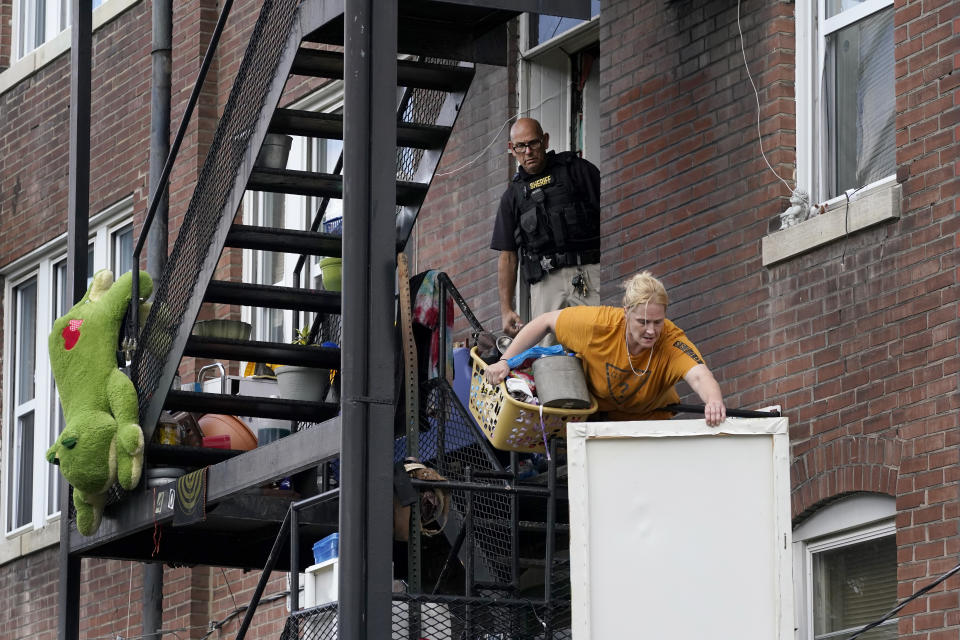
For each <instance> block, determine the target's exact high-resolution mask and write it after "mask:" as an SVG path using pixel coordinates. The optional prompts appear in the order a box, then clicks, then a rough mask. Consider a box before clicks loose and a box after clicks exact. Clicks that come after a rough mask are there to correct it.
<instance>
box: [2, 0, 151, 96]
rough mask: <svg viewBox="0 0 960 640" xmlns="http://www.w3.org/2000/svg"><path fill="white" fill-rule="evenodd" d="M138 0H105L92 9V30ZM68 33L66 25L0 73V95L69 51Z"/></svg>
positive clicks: (69, 32)
mask: <svg viewBox="0 0 960 640" xmlns="http://www.w3.org/2000/svg"><path fill="white" fill-rule="evenodd" d="M139 1H140V0H106V1H105V2H104V3H103V4H102V5H100V6H99V7H97V8H96V9H94V10H93V30H94V31H96V30H97V29H99V28H100V27H102V26H103V25H105V24H107V23H108V22H110V21H111V20H113V19H114V18H116V17H117V16H119V15H120V14H121V13H123V12H124V11H126V10H127V9H129V8H130V7H132V6H133V5H135V4H137V3H138V2H139ZM70 34H71V31H70V27H67V28H66V29H64V30H63V31H61V32H60V33H58V34H57V35H56V36H54V37H53V38H51V39H50V40H48V41H47V42H44V43H43V44H42V45H40V46H39V47H37V48H36V49H34V50H33V51H31V52H30V53H28V54H27V55H25V56H24V57H22V58H20V59H19V60H17V61H16V62H13V63H12V64H11V65H10V66H9V67H8V68H7V69H6V70H5V71H3V72H2V73H0V95H2V94H4V93H6V92H7V91H9V90H10V89H12V88H13V87H15V86H16V85H17V84H19V83H20V82H21V81H23V80H24V79H25V78H28V77H30V76H32V75H33V74H34V73H36V72H37V71H39V70H40V69H42V68H43V67H45V66H47V65H48V64H50V63H51V62H53V61H54V60H56V59H57V58H58V57H60V56H61V55H62V54H64V53H66V52H67V51H70V42H71V40H70V39H71V35H70Z"/></svg>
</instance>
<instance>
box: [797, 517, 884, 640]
mask: <svg viewBox="0 0 960 640" xmlns="http://www.w3.org/2000/svg"><path fill="white" fill-rule="evenodd" d="M874 534H876V537H874ZM863 538H865V539H863ZM808 550H809V552H810V555H811V558H812V561H813V637H814V640H828V639H829V638H838V637H843V638H847V637H849V636H850V635H851V634H852V633H854V632H856V631H857V630H858V629H860V628H861V627H863V626H864V625H867V624H869V623H871V622H873V621H874V620H877V619H879V618H880V617H882V616H883V614H885V613H886V612H888V611H890V609H892V608H893V607H894V606H896V604H897V563H896V558H897V544H896V540H895V536H894V535H893V533H887V532H886V530H885V529H881V530H879V531H872V532H867V533H866V535H864V534H862V533H861V534H860V535H858V536H853V537H852V538H851V536H849V535H845V536H841V537H839V538H836V539H832V540H829V541H826V542H824V543H822V544H821V545H811V546H810V547H809V549H808ZM861 637H862V638H864V639H865V640H869V639H871V638H873V639H874V640H886V639H887V638H891V639H892V640H896V638H897V626H896V620H893V619H891V620H888V621H886V622H884V623H883V624H882V625H880V626H878V627H877V628H875V629H872V630H870V631H869V632H867V633H865V634H863V635H862V636H861Z"/></svg>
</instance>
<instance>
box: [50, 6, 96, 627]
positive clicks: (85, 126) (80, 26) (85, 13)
mask: <svg viewBox="0 0 960 640" xmlns="http://www.w3.org/2000/svg"><path fill="white" fill-rule="evenodd" d="M92 7H93V5H91V3H89V2H83V1H82V0H73V2H72V3H71V9H70V17H71V20H72V28H71V34H70V160H69V161H70V186H69V189H70V193H69V202H68V203H67V282H68V283H69V285H68V286H69V287H70V289H69V290H70V292H71V293H72V295H71V296H70V298H71V300H73V302H79V300H80V299H81V298H83V294H84V293H85V292H86V290H87V245H88V242H89V236H90V84H91V80H90V79H91V74H92V71H91V65H92V51H93V45H92V37H93V8H92ZM59 560H60V563H59V564H60V578H59V589H60V593H59V597H58V600H59V606H58V607H57V637H58V638H59V639H60V640H78V639H79V637H80V558H79V556H74V555H72V554H71V553H70V487H69V485H68V484H67V483H66V481H65V480H63V479H61V480H60V550H59Z"/></svg>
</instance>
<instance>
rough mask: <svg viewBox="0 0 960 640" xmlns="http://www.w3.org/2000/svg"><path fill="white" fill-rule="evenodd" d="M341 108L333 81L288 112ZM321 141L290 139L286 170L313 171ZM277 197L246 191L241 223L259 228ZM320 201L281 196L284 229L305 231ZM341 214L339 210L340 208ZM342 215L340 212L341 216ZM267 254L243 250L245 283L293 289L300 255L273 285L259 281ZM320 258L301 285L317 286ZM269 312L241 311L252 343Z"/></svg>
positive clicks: (289, 333)
mask: <svg viewBox="0 0 960 640" xmlns="http://www.w3.org/2000/svg"><path fill="white" fill-rule="evenodd" d="M342 107H343V82H342V81H335V82H331V83H329V84H327V85H324V86H323V87H322V88H321V89H319V90H317V91H315V92H314V93H312V94H310V95H309V96H307V97H306V98H303V99H302V100H299V101H298V102H295V103H293V104H292V105H290V108H291V109H297V110H302V111H314V112H323V113H331V112H334V111H336V110H337V109H341V108H342ZM321 144H323V141H322V140H320V139H315V138H305V137H301V136H294V137H293V144H292V145H291V147H290V157H289V158H288V160H287V167H288V168H291V169H299V170H307V171H315V170H316V169H314V168H312V167H314V165H315V162H316V159H317V158H318V157H319V155H320V154H321V151H320V145H321ZM275 195H276V194H270V193H264V192H260V191H247V192H246V193H245V194H244V196H243V222H244V224H248V225H254V226H259V225H261V224H262V217H261V216H262V212H263V210H264V204H265V202H266V199H267V198H270V197H274V196H275ZM320 200H321V199H320V198H316V197H313V196H310V197H308V196H294V195H286V196H283V209H284V226H285V227H286V228H288V229H300V230H304V229H307V228H309V225H310V223H311V222H312V221H313V215H314V213H315V212H316V210H317V207H318V206H320ZM331 204H332V202H331ZM341 212H342V209H341ZM341 215H342V213H341ZM265 253H266V252H262V251H254V250H251V249H244V250H243V254H242V256H243V257H242V272H243V281H244V282H253V283H257V284H269V285H279V286H285V287H290V286H293V284H294V283H293V267H294V266H295V265H296V262H297V260H298V259H299V257H300V256H299V254H294V253H285V254H283V261H282V263H283V267H282V272H283V277H282V279H281V280H280V281H276V282H259V281H258V275H259V273H260V270H261V266H260V265H261V262H260V261H261V260H262V259H263V255H264V254H265ZM319 260H320V256H312V257H310V259H309V260H308V261H307V262H306V264H305V265H304V269H303V272H302V273H301V284H303V286H309V287H312V288H318V287H319V277H320V267H319ZM268 311H269V310H266V309H263V308H260V307H249V306H244V307H242V308H241V312H240V315H241V319H242V320H243V321H244V322H249V323H250V324H251V325H253V334H252V336H251V338H252V339H253V340H265V339H267V338H266V334H265V333H264V329H263V327H264V324H265V323H264V321H265V320H266V319H267V314H268ZM282 313H283V324H282V327H283V328H282V334H283V336H284V339H285V340H288V341H289V340H291V339H292V338H293V311H291V310H289V309H288V310H283V312H282ZM311 321H312V317H310V316H309V314H308V317H306V318H301V321H300V324H301V325H304V324H309V323H310V322H311ZM246 364H247V363H246V362H242V363H241V368H240V370H241V371H243V370H244V368H245V367H246Z"/></svg>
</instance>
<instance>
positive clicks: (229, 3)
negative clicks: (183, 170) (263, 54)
mask: <svg viewBox="0 0 960 640" xmlns="http://www.w3.org/2000/svg"><path fill="white" fill-rule="evenodd" d="M232 8H233V0H224V3H223V7H222V8H221V9H220V15H219V17H218V18H217V24H216V26H215V27H214V29H213V34H212V35H211V37H210V42H209V44H207V50H206V52H205V53H204V54H203V61H202V62H201V63H200V70H199V71H198V72H197V81H196V82H195V83H194V84H193V90H192V91H191V92H190V99H189V100H187V106H186V107H185V108H184V111H183V117H182V118H181V120H180V127H179V128H178V129H177V135H176V137H174V139H173V144H172V145H170V151H169V152H168V153H167V159H166V161H165V162H164V163H163V170H162V171H161V172H160V177H159V179H158V180H157V184H156V186H155V187H154V191H153V196H152V197H151V198H150V206H149V208H148V209H147V216H146V218H144V221H143V227H141V229H140V237H139V238H137V244H136V246H135V247H134V249H133V260H132V263H131V264H133V284H132V287H133V288H132V291H131V293H132V295H131V300H132V301H133V303H132V304H131V305H130V308H129V312H128V315H127V322H126V333H125V335H124V343H125V348H124V350H125V351H132V350H134V349H136V346H137V344H136V343H137V337H138V334H139V326H140V318H139V315H140V311H139V305H138V304H136V301H138V300H139V299H140V254H141V252H142V251H143V245H144V243H145V242H146V240H147V237H148V236H149V233H150V229H151V227H152V226H153V219H154V218H155V217H156V215H157V209H158V208H159V207H160V203H161V202H162V201H163V193H164V191H166V188H167V184H168V183H169V181H170V172H171V171H173V163H174V162H176V160H177V156H178V155H179V154H180V147H181V145H182V144H183V139H184V137H185V136H186V134H187V127H188V126H190V121H191V120H192V119H193V111H194V109H196V106H197V102H198V101H199V100H200V92H201V90H202V89H203V84H204V82H206V79H207V72H208V71H209V70H210V65H211V64H212V63H213V57H214V55H216V53H217V47H218V46H219V45H220V36H221V35H223V29H224V27H225V26H226V24H227V19H228V18H229V17H230V10H231V9H232ZM128 359H129V358H128Z"/></svg>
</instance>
